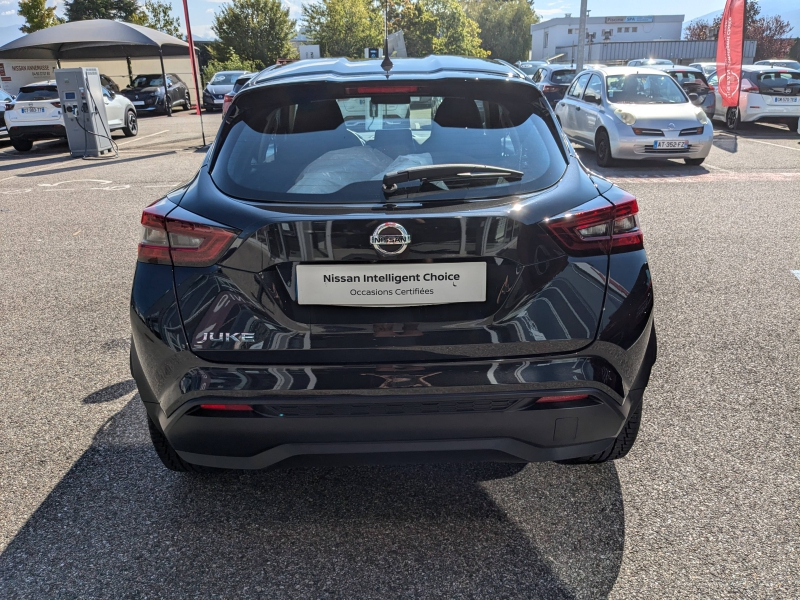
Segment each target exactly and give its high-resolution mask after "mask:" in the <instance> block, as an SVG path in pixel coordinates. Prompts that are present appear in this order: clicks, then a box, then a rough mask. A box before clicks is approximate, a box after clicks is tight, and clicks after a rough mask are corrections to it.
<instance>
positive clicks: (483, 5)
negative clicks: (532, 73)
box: [466, 0, 539, 62]
mask: <svg viewBox="0 0 800 600" xmlns="http://www.w3.org/2000/svg"><path fill="white" fill-rule="evenodd" d="M466 11H467V15H468V16H469V17H471V18H472V19H474V20H475V22H476V23H478V27H480V30H481V40H483V43H482V46H483V48H484V50H486V51H487V52H489V54H490V56H491V57H492V58H502V59H503V60H507V61H509V62H516V61H518V60H525V59H527V58H528V52H529V51H530V49H531V25H533V24H534V23H538V22H539V17H537V16H536V13H535V12H534V11H533V6H531V4H530V3H529V2H528V0H472V1H470V2H468V3H467V4H466Z"/></svg>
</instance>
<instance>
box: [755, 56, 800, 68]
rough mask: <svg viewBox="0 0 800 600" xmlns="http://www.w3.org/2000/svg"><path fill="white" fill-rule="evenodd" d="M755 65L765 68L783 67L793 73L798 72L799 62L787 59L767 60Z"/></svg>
mask: <svg viewBox="0 0 800 600" xmlns="http://www.w3.org/2000/svg"><path fill="white" fill-rule="evenodd" d="M755 64H757V65H763V66H767V67H784V68H786V69H792V70H794V71H800V62H798V61H796V60H791V59H789V58H771V59H769V60H759V61H758V62H756V63H755Z"/></svg>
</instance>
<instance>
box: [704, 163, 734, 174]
mask: <svg viewBox="0 0 800 600" xmlns="http://www.w3.org/2000/svg"><path fill="white" fill-rule="evenodd" d="M703 166H704V167H707V168H709V169H714V170H715V171H722V172H723V173H733V171H731V170H730V169H723V168H722V167H715V166H714V165H710V164H708V163H705V164H704V165H703Z"/></svg>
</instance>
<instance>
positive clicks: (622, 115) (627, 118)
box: [614, 108, 636, 125]
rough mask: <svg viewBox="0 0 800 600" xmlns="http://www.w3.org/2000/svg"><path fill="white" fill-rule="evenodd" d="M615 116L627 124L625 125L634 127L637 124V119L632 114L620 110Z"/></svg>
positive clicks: (616, 111)
mask: <svg viewBox="0 0 800 600" xmlns="http://www.w3.org/2000/svg"><path fill="white" fill-rule="evenodd" d="M614 114H615V115H617V118H618V119H619V120H620V121H622V122H623V123H625V125H633V124H634V123H636V117H634V116H633V115H632V114H631V113H629V112H626V111H624V110H622V109H621V108H618V109H616V110H615V111H614Z"/></svg>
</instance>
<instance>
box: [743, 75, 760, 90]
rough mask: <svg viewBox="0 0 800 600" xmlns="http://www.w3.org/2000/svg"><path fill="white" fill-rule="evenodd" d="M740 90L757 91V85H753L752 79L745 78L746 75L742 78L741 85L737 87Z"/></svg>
mask: <svg viewBox="0 0 800 600" xmlns="http://www.w3.org/2000/svg"><path fill="white" fill-rule="evenodd" d="M739 90H740V91H742V92H757V91H758V86H757V85H755V84H754V83H753V82H752V81H750V80H749V79H747V78H746V77H743V78H742V86H741V87H740V88H739Z"/></svg>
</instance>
